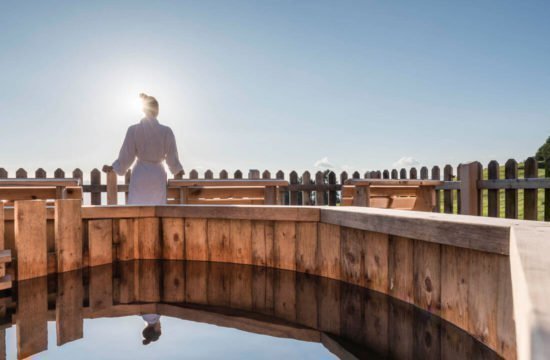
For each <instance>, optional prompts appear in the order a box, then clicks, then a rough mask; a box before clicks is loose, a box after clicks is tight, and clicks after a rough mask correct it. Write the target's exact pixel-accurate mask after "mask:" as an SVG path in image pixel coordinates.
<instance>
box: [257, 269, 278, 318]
mask: <svg viewBox="0 0 550 360" xmlns="http://www.w3.org/2000/svg"><path fill="white" fill-rule="evenodd" d="M252 269H253V270H252V310H253V311H254V312H257V313H261V314H269V315H272V314H273V276H274V275H273V274H274V271H276V270H274V269H272V268H267V267H259V266H254V267H253V268H252Z"/></svg>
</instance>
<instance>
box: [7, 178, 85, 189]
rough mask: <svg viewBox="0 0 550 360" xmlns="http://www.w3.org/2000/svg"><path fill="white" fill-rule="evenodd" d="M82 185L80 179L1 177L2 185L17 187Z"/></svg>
mask: <svg viewBox="0 0 550 360" xmlns="http://www.w3.org/2000/svg"><path fill="white" fill-rule="evenodd" d="M78 185H80V181H79V179H74V178H73V179H43V178H37V179H25V178H21V179H17V178H16V179H0V187H5V186H15V187H18V186H19V187H28V186H38V187H52V186H53V187H56V186H78Z"/></svg>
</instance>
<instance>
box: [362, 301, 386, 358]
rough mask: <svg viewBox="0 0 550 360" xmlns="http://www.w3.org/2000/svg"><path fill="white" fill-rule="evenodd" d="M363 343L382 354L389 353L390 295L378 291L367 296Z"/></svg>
mask: <svg viewBox="0 0 550 360" xmlns="http://www.w3.org/2000/svg"><path fill="white" fill-rule="evenodd" d="M364 311H365V316H364V324H363V328H364V333H365V339H364V341H363V344H365V345H367V346H368V347H369V349H372V350H374V351H375V352H376V353H377V354H378V355H380V356H387V355H388V353H389V320H390V318H389V311H390V308H389V297H388V296H386V295H385V294H381V293H378V292H376V291H369V292H367V294H366V296H365V310H364Z"/></svg>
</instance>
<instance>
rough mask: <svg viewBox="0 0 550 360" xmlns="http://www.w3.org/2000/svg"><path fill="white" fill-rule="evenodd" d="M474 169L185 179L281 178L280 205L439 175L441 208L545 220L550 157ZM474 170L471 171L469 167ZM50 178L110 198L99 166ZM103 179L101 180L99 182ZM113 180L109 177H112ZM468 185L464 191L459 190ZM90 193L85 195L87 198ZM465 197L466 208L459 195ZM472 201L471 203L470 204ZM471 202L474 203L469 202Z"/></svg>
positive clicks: (97, 198) (121, 187)
mask: <svg viewBox="0 0 550 360" xmlns="http://www.w3.org/2000/svg"><path fill="white" fill-rule="evenodd" d="M471 164H475V166H476V167H477V169H476V170H475V171H473V170H472V169H471V166H469V167H468V168H469V170H468V171H467V173H468V177H469V178H468V179H465V180H463V181H461V176H463V175H462V173H461V170H460V169H461V167H462V168H464V171H466V168H465V167H463V166H461V165H459V166H457V167H456V168H453V167H452V166H451V165H445V166H444V167H443V168H440V167H439V166H434V167H432V168H431V169H429V168H428V167H425V166H424V167H421V168H420V169H417V168H415V167H413V168H410V169H408V170H407V169H404V168H403V169H399V170H398V169H386V170H383V171H368V172H366V173H364V174H361V173H360V172H359V171H354V172H351V173H348V172H346V171H344V172H341V173H340V174H336V173H335V172H333V171H329V170H327V171H317V172H315V173H312V172H309V171H305V172H303V173H302V174H299V173H298V172H297V171H291V172H290V173H288V175H287V174H285V172H283V171H282V170H279V171H277V172H276V173H274V174H272V173H271V172H270V171H268V170H265V171H264V172H262V173H260V171H258V170H250V171H249V172H248V174H247V176H246V177H245V176H244V174H243V172H242V171H241V170H236V171H235V172H234V173H233V174H232V175H231V176H230V174H229V172H228V171H226V170H222V171H220V172H219V174H217V177H215V174H214V172H213V171H212V170H206V171H205V172H204V173H203V174H202V176H201V174H199V172H198V171H197V170H191V171H190V172H189V176H188V178H189V179H229V178H233V179H243V178H249V179H260V178H261V179H281V180H282V179H286V180H288V181H289V183H290V184H289V186H288V187H285V188H282V189H281V194H280V195H281V197H282V199H283V203H284V204H285V205H329V206H336V205H339V203H340V191H341V188H342V184H343V183H344V182H345V181H346V180H347V179H349V178H353V179H360V178H366V179H432V180H444V181H445V183H444V185H442V186H440V187H438V188H437V209H438V210H439V212H443V213H450V214H452V213H459V214H470V215H484V216H490V217H506V218H509V219H525V220H543V221H550V160H548V161H546V163H544V164H541V163H537V161H536V160H535V159H534V158H528V159H527V160H526V161H525V162H523V163H520V164H518V162H517V161H516V160H514V159H510V160H508V161H507V162H506V163H505V164H504V166H503V167H501V166H500V165H499V163H498V162H496V161H491V162H489V164H487V167H486V168H483V166H482V165H481V164H480V163H479V162H473V163H470V164H469V165H471ZM472 172H473V173H472ZM8 175H9V174H8V172H7V171H6V170H5V169H3V168H0V179H1V178H8ZM53 175H54V176H53V177H54V178H66V177H72V178H77V179H80V180H81V181H83V180H84V181H83V182H82V183H83V184H84V185H83V191H84V193H85V195H86V196H85V202H86V203H90V204H92V205H101V204H107V203H112V201H113V199H110V201H108V199H107V196H106V194H107V187H108V185H107V184H108V182H107V181H105V176H102V174H101V172H100V171H99V170H98V169H93V170H92V171H91V172H90V174H89V178H87V179H84V173H83V171H82V170H80V169H75V170H74V171H73V172H72V173H71V174H70V175H69V174H66V173H65V172H64V171H63V170H62V169H57V170H55V172H54V174H53ZM15 177H16V178H27V177H33V175H32V174H30V175H29V174H28V173H27V171H26V170H24V169H18V170H17V171H16V173H15ZM34 177H36V178H46V177H47V174H46V171H45V170H44V169H42V168H40V169H38V170H36V171H35V173H34ZM104 181H105V182H104ZM129 182H130V171H128V173H127V174H126V176H125V177H124V183H123V184H118V185H117V191H118V192H119V193H126V194H127V192H128V184H129ZM111 183H112V182H111ZM466 190H467V191H468V194H463V192H465V191H466ZM88 196H89V198H88ZM464 198H466V199H470V201H468V204H466V205H467V207H468V208H467V209H466V208H465V207H464V205H465V204H463V200H462V199H464ZM472 201H473V203H474V205H472ZM472 206H473V207H472Z"/></svg>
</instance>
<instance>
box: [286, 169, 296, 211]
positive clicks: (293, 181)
mask: <svg viewBox="0 0 550 360" xmlns="http://www.w3.org/2000/svg"><path fill="white" fill-rule="evenodd" d="M288 177H289V180H290V181H289V182H290V186H293V185H294V186H296V185H298V173H296V171H294V170H293V171H291V172H290V174H289V175H288ZM289 196H290V205H298V191H296V190H291V191H289Z"/></svg>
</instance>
